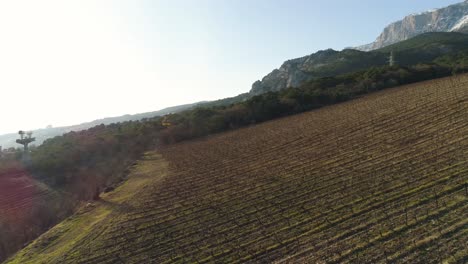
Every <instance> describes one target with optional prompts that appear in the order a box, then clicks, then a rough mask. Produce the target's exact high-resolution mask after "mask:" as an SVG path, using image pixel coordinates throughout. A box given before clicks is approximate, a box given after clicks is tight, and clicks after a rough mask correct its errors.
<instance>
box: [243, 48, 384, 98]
mask: <svg viewBox="0 0 468 264" xmlns="http://www.w3.org/2000/svg"><path fill="white" fill-rule="evenodd" d="M386 60H387V58H386V55H385V56H384V55H381V54H373V53H366V52H362V51H358V50H351V49H347V50H343V51H336V50H332V49H328V50H321V51H318V52H316V53H314V54H311V55H308V56H305V57H301V58H297V59H292V60H288V61H286V62H284V63H283V65H281V67H280V68H279V69H275V70H273V71H272V72H271V73H269V74H268V75H266V76H265V77H263V79H262V80H261V81H260V80H258V81H256V82H254V83H253V85H252V89H251V90H250V94H252V95H258V94H262V93H265V92H269V91H279V90H281V89H285V88H288V87H293V88H294V87H298V86H299V85H301V84H303V83H304V82H307V81H310V80H312V79H315V78H320V77H327V76H333V75H336V74H342V73H346V72H350V71H353V70H359V69H364V68H367V67H369V65H382V64H385V63H387V62H386Z"/></svg>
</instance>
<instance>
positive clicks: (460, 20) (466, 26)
mask: <svg viewBox="0 0 468 264" xmlns="http://www.w3.org/2000/svg"><path fill="white" fill-rule="evenodd" d="M427 32H461V33H468V1H467V0H465V1H464V2H461V3H458V4H453V5H450V6H447V7H443V8H437V9H432V10H429V11H425V12H421V13H415V14H410V15H408V16H406V17H404V18H403V19H402V20H399V21H396V22H393V23H391V24H389V25H388V26H386V27H385V28H384V30H383V31H382V33H381V34H380V35H379V36H378V37H377V39H376V40H375V41H374V42H372V43H369V44H365V45H362V46H358V47H355V48H354V49H358V50H362V51H370V50H375V49H379V48H383V47H386V46H388V45H391V44H394V43H397V42H400V41H403V40H407V39H409V38H411V37H414V36H417V35H419V34H422V33H427Z"/></svg>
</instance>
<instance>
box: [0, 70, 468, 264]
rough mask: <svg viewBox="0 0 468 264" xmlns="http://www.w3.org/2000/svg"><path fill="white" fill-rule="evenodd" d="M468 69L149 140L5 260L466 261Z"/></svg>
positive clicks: (145, 261)
mask: <svg viewBox="0 0 468 264" xmlns="http://www.w3.org/2000/svg"><path fill="white" fill-rule="evenodd" d="M467 149H468V76H467V75H463V76H459V77H451V78H446V79H440V80H434V81H428V82H423V83H418V84H414V85H409V86H402V87H399V88H395V89H389V90H385V91H381V92H377V93H374V94H371V95H368V96H365V97H362V98H360V99H357V100H354V101H350V102H346V103H342V104H339V105H335V106H330V107H324V108H321V109H318V110H315V111H311V112H307V113H304V114H300V115H295V116H292V117H287V118H282V119H278V120H275V121H270V122H266V123H263V124H260V125H256V126H252V127H248V128H243V129H239V130H236V131H232V132H228V133H223V134H219V135H215V136H210V137H207V138H204V139H201V140H195V141H189V142H185V143H179V144H175V145H172V146H168V147H166V148H163V149H160V150H159V151H158V152H153V153H148V154H147V155H146V156H145V158H144V159H142V160H141V161H140V162H139V163H138V164H137V165H136V166H135V167H134V168H133V169H132V172H131V173H130V177H129V180H128V181H127V182H126V183H125V184H124V185H122V186H120V187H119V188H117V189H116V190H115V191H113V192H110V193H108V194H106V195H104V196H103V197H102V200H101V201H98V202H96V203H94V204H90V205H88V206H87V207H86V208H83V209H82V211H80V212H79V213H78V214H76V215H74V216H73V217H71V218H69V219H68V220H66V221H64V222H63V223H61V224H60V225H58V226H56V227H54V228H53V229H51V230H50V231H49V232H47V233H45V234H44V235H43V236H41V237H40V238H39V239H38V240H36V241H35V242H34V243H32V244H30V245H29V246H28V247H26V248H25V249H24V250H22V251H21V252H19V253H18V254H17V255H16V256H14V257H13V258H12V259H10V260H9V261H8V263H119V262H125V263H148V262H150V261H151V262H154V263H186V262H200V263H206V262H218V263H225V262H229V263H237V262H273V261H278V262H280V263H288V262H296V263H297V262H308V263H316V262H330V263H346V262H366V263H384V262H396V263H403V262H405V263H415V262H424V263H434V262H448V263H456V262H458V263H464V262H467V261H468V249H467V248H466V242H467V237H468V234H467V231H468V220H467V219H468V189H467V185H468V152H467Z"/></svg>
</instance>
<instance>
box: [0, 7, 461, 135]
mask: <svg viewBox="0 0 468 264" xmlns="http://www.w3.org/2000/svg"><path fill="white" fill-rule="evenodd" d="M457 2H461V1H460V0H459V1H450V0H439V1H435V0H392V1H387V0H360V1H351V0H349V1H345V0H342V1H338V0H185V1H182V0H166V1H157V0H154V1H151V0H127V1H124V0H100V1H96V0H73V1H72V0H41V1H37V0H21V1H19V0H0V134H4V133H10V132H16V131H18V130H20V129H23V130H32V129H38V128H44V127H46V126H48V125H52V126H55V127H56V126H65V125H73V124H79V123H83V122H87V121H92V120H95V119H100V118H104V117H111V116H119V115H124V114H135V113H142V112H149V111H155V110H159V109H161V108H164V107H168V106H174V105H179V104H185V103H192V102H198V101H204V100H215V99H221V98H225V97H230V96H235V95H237V94H240V93H244V92H247V91H249V90H250V88H251V85H252V83H253V82H254V81H256V80H258V79H261V78H262V77H263V76H264V75H266V74H268V73H269V72H271V71H272V70H273V69H275V68H278V67H279V66H280V65H281V64H282V62H283V61H285V60H288V59H292V58H296V57H301V56H304V55H308V54H311V53H314V52H316V51H318V50H322V49H327V48H333V49H337V50H341V49H343V48H345V47H350V46H357V45H361V44H367V43H369V42H372V41H373V40H374V39H375V38H376V37H377V36H378V35H379V34H380V32H381V31H382V30H383V28H384V27H385V26H386V25H388V24H389V23H391V22H394V21H396V20H399V19H401V18H403V17H404V16H406V15H408V14H410V13H416V12H421V11H426V10H428V9H431V8H437V7H444V6H447V5H450V4H454V3H457Z"/></svg>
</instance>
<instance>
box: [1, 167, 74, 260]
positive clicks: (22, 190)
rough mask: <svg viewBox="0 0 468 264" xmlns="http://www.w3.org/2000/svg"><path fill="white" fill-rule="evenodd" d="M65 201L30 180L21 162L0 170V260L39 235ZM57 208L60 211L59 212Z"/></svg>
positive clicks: (55, 192)
mask: <svg viewBox="0 0 468 264" xmlns="http://www.w3.org/2000/svg"><path fill="white" fill-rule="evenodd" d="M65 203H66V201H64V200H63V197H62V196H61V195H60V194H59V193H58V192H57V191H54V190H52V189H50V188H49V187H48V186H46V185H45V184H43V183H41V182H39V181H37V180H35V179H33V177H32V176H31V175H29V173H28V172H27V171H26V170H24V169H23V168H22V167H21V166H20V165H18V164H16V165H14V166H11V167H10V168H3V169H2V172H1V173H0V261H1V260H3V259H4V258H5V257H6V256H8V255H9V254H12V253H14V252H15V249H17V248H20V247H21V246H22V245H23V243H24V241H30V240H32V239H34V238H35V237H36V236H38V235H39V234H41V233H42V232H43V230H44V228H47V227H50V226H51V225H52V224H54V223H55V217H56V215H60V214H64V213H65V211H66V210H65V209H64V208H63V206H64V204H65ZM59 211H62V213H60V212H59Z"/></svg>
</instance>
